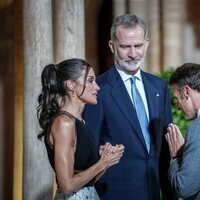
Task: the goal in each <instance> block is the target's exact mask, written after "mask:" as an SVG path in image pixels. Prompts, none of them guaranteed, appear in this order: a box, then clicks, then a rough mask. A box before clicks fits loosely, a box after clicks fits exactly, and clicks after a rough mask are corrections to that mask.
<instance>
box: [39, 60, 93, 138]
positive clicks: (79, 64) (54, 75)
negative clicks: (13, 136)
mask: <svg viewBox="0 0 200 200" xmlns="http://www.w3.org/2000/svg"><path fill="white" fill-rule="evenodd" d="M90 68H91V66H90V65H89V64H88V63H87V62H86V61H85V60H83V59H79V58H72V59H68V60H65V61H62V62H60V63H59V64H57V65H55V64H49V65H47V66H45V68H44V69H43V71H42V75H41V83H42V91H41V94H40V95H39V96H38V106H37V116H38V120H39V124H40V127H41V128H42V131H41V133H40V134H39V135H38V137H39V138H41V137H42V136H44V135H45V134H46V132H47V128H48V125H49V123H50V121H51V118H52V117H53V116H54V115H55V114H57V113H58V112H59V110H60V107H61V106H62V104H61V103H63V97H64V96H66V95H68V91H67V89H66V86H65V82H66V81H67V80H73V81H77V79H78V78H79V77H80V76H81V74H82V72H83V71H85V74H84V76H85V77H84V81H85V82H84V86H85V83H86V78H87V75H88V72H89V69H90ZM84 89H85V87H84ZM84 89H83V92H84ZM83 92H82V93H83ZM81 95H82V94H81ZM60 99H61V101H60Z"/></svg>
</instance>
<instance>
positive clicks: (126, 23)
mask: <svg viewBox="0 0 200 200" xmlns="http://www.w3.org/2000/svg"><path fill="white" fill-rule="evenodd" d="M119 26H123V27H126V28H134V27H136V26H140V27H141V28H142V29H143V30H144V38H147V36H148V28H147V25H146V24H145V22H144V21H143V20H142V19H141V18H139V17H137V16H136V15H130V14H125V15H120V16H118V17H116V18H115V20H114V21H113V24H112V26H111V30H110V37H111V40H113V41H114V40H116V39H117V37H116V32H117V29H118V28H119Z"/></svg>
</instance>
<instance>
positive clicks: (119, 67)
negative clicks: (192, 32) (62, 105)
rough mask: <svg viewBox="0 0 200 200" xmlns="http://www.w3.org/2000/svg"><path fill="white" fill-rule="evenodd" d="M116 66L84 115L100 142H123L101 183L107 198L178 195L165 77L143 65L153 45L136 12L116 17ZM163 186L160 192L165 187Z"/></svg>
mask: <svg viewBox="0 0 200 200" xmlns="http://www.w3.org/2000/svg"><path fill="white" fill-rule="evenodd" d="M108 45H109V48H110V50H111V52H112V53H113V57H114V64H113V66H112V67H111V68H110V69H109V70H108V71H106V72H105V73H103V74H101V75H100V76H99V77H98V78H97V83H98V85H99V86H100V91H99V93H98V97H97V100H98V103H97V105H94V106H87V107H86V109H85V112H84V118H85V120H86V123H87V126H88V127H89V129H90V131H91V133H93V134H94V137H95V138H96V140H97V142H98V143H99V145H101V144H104V143H105V142H110V143H111V144H112V145H115V144H123V145H124V146H125V151H124V156H123V157H122V158H121V162H120V163H119V164H117V165H116V166H114V167H113V168H112V169H111V170H109V171H108V172H106V173H105V174H104V175H103V177H102V178H101V179H100V181H99V182H98V184H96V188H97V190H98V193H99V196H100V197H101V199H103V200H118V199H120V200H121V199H125V200H159V199H160V193H161V192H162V198H163V199H166V200H173V199H177V198H176V195H175V193H174V191H172V188H171V187H170V184H169V182H168V179H167V170H168V167H169V161H170V156H169V151H168V146H167V143H166V140H165V132H166V127H167V125H168V124H169V123H171V122H172V115H171V107H170V98H169V92H168V89H167V86H166V83H165V82H164V81H163V80H161V79H159V78H158V77H156V76H154V75H152V74H150V73H147V72H144V71H143V70H142V69H141V66H142V63H143V60H144V59H145V55H146V52H147V48H148V45H149V38H148V31H147V26H146V24H145V22H144V21H143V20H142V19H140V18H139V17H137V16H135V15H122V16H119V17H117V18H116V19H115V20H114V22H113V24H112V27H111V39H110V41H109V43H108ZM160 191H161V192H160Z"/></svg>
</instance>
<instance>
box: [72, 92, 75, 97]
mask: <svg viewBox="0 0 200 200" xmlns="http://www.w3.org/2000/svg"><path fill="white" fill-rule="evenodd" d="M74 94H75V92H74V90H72V97H73V98H74V97H75V95H74Z"/></svg>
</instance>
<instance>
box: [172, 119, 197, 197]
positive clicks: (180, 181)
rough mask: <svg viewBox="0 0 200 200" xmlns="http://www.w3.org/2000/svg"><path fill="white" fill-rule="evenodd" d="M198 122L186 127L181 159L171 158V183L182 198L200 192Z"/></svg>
mask: <svg viewBox="0 0 200 200" xmlns="http://www.w3.org/2000/svg"><path fill="white" fill-rule="evenodd" d="M198 123H200V121H199V122H198ZM198 123H194V124H191V126H190V127H189V128H188V131H187V137H186V143H185V146H184V152H183V156H182V159H181V160H178V159H175V160H173V161H172V162H171V165H170V170H169V177H170V180H171V184H172V185H173V187H174V188H175V189H176V191H177V192H178V194H179V195H180V197H182V198H184V199H185V198H188V197H191V196H193V195H196V194H197V193H199V192H200V173H199V172H200V156H199V154H200V136H199V129H200V124H199V125H198Z"/></svg>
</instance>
